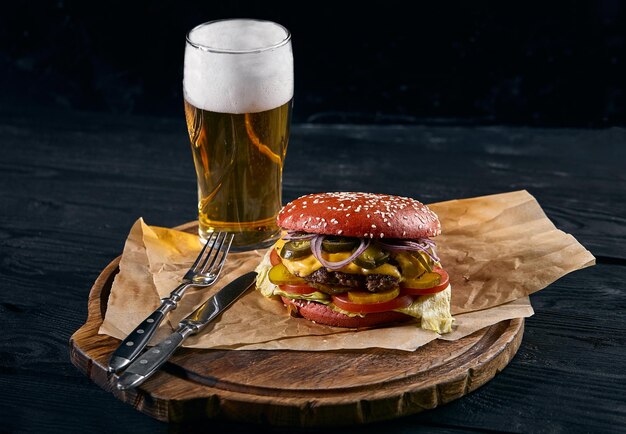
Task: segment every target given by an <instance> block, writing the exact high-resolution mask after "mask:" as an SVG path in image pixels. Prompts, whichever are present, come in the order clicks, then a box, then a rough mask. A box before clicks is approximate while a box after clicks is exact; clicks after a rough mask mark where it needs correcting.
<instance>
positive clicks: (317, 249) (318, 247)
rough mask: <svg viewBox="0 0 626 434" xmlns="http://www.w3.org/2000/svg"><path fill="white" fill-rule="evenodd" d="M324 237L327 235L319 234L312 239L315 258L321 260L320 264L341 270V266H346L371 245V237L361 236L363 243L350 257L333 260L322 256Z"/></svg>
mask: <svg viewBox="0 0 626 434" xmlns="http://www.w3.org/2000/svg"><path fill="white" fill-rule="evenodd" d="M324 237H325V235H317V236H315V237H314V238H313V239H312V240H311V251H312V252H313V256H315V259H317V260H318V261H320V264H322V265H323V266H324V267H326V268H328V269H329V270H339V269H340V268H343V267H345V266H346V265H348V264H349V263H350V262H352V261H353V260H354V259H355V258H356V257H357V256H359V255H360V254H361V253H363V252H364V251H365V249H367V248H368V247H369V245H370V239H369V238H361V239H360V241H361V244H360V245H359V247H357V248H356V250H355V251H354V252H352V254H351V255H350V256H349V257H348V258H346V259H344V260H343V261H338V262H331V261H327V260H326V259H324V258H323V257H322V241H324Z"/></svg>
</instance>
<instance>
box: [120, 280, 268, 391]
mask: <svg viewBox="0 0 626 434" xmlns="http://www.w3.org/2000/svg"><path fill="white" fill-rule="evenodd" d="M256 276H257V273H256V272H255V271H251V272H249V273H246V274H244V275H242V276H239V277H238V278H237V279H235V280H234V281H232V282H231V283H229V284H228V285H226V286H225V287H224V288H222V289H221V290H219V291H218V292H216V293H215V294H213V295H212V296H211V297H209V299H208V300H207V301H205V302H204V303H203V304H202V305H201V306H200V307H198V308H197V309H196V310H195V311H193V312H192V313H191V314H190V315H189V316H187V317H186V318H185V319H184V320H182V321H181V322H180V323H179V327H178V329H177V330H176V331H175V332H174V333H172V334H171V335H169V336H168V337H167V338H165V339H163V340H162V341H161V342H159V343H158V344H157V345H155V346H154V347H152V348H150V349H149V350H148V351H146V352H145V353H143V354H142V355H141V356H139V357H138V358H137V359H135V361H134V362H133V363H131V364H130V365H129V366H128V368H127V369H126V371H125V372H124V373H123V374H122V375H120V376H119V378H118V379H117V383H116V387H117V388H118V389H119V390H126V389H130V388H133V387H137V386H139V385H140V384H142V383H143V382H144V381H146V380H147V379H148V378H149V377H150V376H151V375H152V374H154V373H155V372H156V371H157V370H158V369H159V368H160V367H161V365H163V363H165V362H166V361H167V360H168V359H169V358H170V357H171V355H172V354H173V353H174V351H176V349H177V348H178V347H180V346H181V345H182V343H183V342H184V340H185V339H187V338H188V337H189V336H192V335H195V334H196V333H199V332H200V331H201V330H203V329H204V328H205V327H206V326H207V325H208V324H209V323H210V322H211V321H213V320H214V319H215V318H217V317H218V316H219V315H220V314H221V313H222V312H224V310H226V309H227V308H228V307H229V306H230V305H231V304H232V303H233V302H234V301H235V300H237V298H239V297H240V296H241V295H242V294H243V293H244V292H246V290H247V289H248V288H249V287H250V286H251V285H252V284H253V283H254V281H255V279H256Z"/></svg>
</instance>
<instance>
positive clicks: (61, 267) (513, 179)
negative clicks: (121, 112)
mask: <svg viewBox="0 0 626 434" xmlns="http://www.w3.org/2000/svg"><path fill="white" fill-rule="evenodd" d="M181 110H182V109H181ZM292 131H293V134H292V136H291V140H290V144H289V150H288V153H287V161H286V165H285V171H284V194H283V200H284V201H287V200H291V199H293V198H295V197H297V196H299V195H301V194H306V193H311V192H314V191H320V190H321V191H331V190H365V191H367V190H369V191H377V192H381V193H389V194H403V195H411V196H414V197H416V198H418V199H421V200H423V201H425V202H438V201H442V200H448V199H454V198H465V197H473V196H480V195H484V194H490V193H502V192H506V191H512V190H518V189H520V188H525V189H527V190H528V191H529V192H530V193H531V194H533V195H534V196H535V197H536V198H537V199H538V201H539V203H540V204H541V206H542V207H543V209H544V210H545V211H546V213H547V215H548V217H550V218H551V219H552V221H553V222H554V223H555V224H556V226H557V227H558V228H560V229H562V230H564V231H565V232H568V233H571V234H572V235H574V236H575V237H576V238H577V239H578V240H579V241H580V242H581V243H582V244H583V245H584V246H585V247H587V248H588V249H589V250H590V251H591V252H592V253H593V254H594V255H595V256H596V257H597V258H598V264H597V265H596V266H594V267H590V268H587V269H584V270H581V271H578V272H575V273H572V274H570V275H567V276H565V277H563V278H561V279H559V280H558V281H557V282H554V283H553V284H552V285H550V286H549V287H547V288H545V289H543V290H542V291H540V292H538V293H536V294H533V295H532V296H531V302H532V305H533V308H534V309H535V315H534V316H532V317H530V318H528V319H526V322H525V325H524V338H523V340H522V343H521V346H520V348H519V350H518V352H517V354H516V356H515V357H514V358H513V360H512V361H511V362H510V363H509V365H508V366H507V367H506V369H505V370H504V371H503V372H502V373H500V374H499V375H497V376H495V377H494V378H493V379H492V380H491V381H489V382H488V383H486V384H485V385H484V386H482V387H480V388H478V389H477V390H475V391H474V392H472V393H469V394H467V395H466V396H464V397H462V398H461V399H457V400H454V401H452V402H450V403H448V404H446V405H442V406H439V407H437V408H435V409H432V410H429V411H424V412H421V413H418V414H415V415H412V416H406V417H402V418H398V419H393V420H388V421H384V422H378V423H372V424H368V425H360V426H357V427H353V428H350V427H343V428H340V429H332V428H324V432H325V433H327V434H330V433H341V434H345V433H359V434H364V433H379V432H385V433H401V434H407V433H415V432H428V433H433V432H434V433H466V432H520V433H529V432H544V433H563V432H568V433H569V432H574V433H576V432H592V433H596V432H599V433H607V432H623V431H624V427H625V426H626V407H624V405H623V402H624V399H623V396H622V394H620V393H618V391H621V390H626V375H624V372H626V340H625V339H624V336H626V316H624V314H623V313H624V312H625V311H626V290H625V288H626V284H625V282H626V266H625V265H626V253H625V252H626V250H625V249H624V246H625V245H626V193H625V192H626V174H625V172H624V167H625V165H626V130H625V129H622V128H611V129H563V128H552V129H540V128H523V127H507V126H494V127H458V126H446V125H441V126H393V125H390V126H368V125H321V124H300V125H295V126H294V128H293V130H292ZM0 180H1V181H0V288H2V290H1V291H0V329H1V330H2V331H3V333H2V334H0V421H1V423H2V425H1V428H0V431H4V432H36V433H47V432H53V433H56V432H76V431H82V432H108V431H111V430H115V431H116V432H121V433H123V432H128V433H133V434H140V433H150V434H153V433H157V432H163V433H164V432H185V433H187V432H198V431H202V428H204V430H205V431H207V430H210V431H211V432H259V430H260V429H259V427H258V425H248V424H246V423H239V422H230V421H228V422H226V421H220V420H219V419H216V420H214V421H213V422H211V424H210V426H202V427H200V428H201V429H197V427H195V426H194V425H193V424H191V425H189V424H183V423H169V424H165V423H162V422H159V421H158V420H156V419H154V418H151V417H148V416H146V415H145V414H143V413H141V412H139V411H136V410H135V409H134V408H132V406H130V405H127V404H126V403H123V402H121V401H120V400H118V399H115V398H113V397H112V395H111V393H109V392H107V391H105V390H102V389H101V388H100V387H98V386H96V385H95V384H94V383H93V381H91V380H90V379H89V378H88V377H87V376H86V375H84V374H83V372H81V371H80V370H79V369H76V368H75V366H74V365H73V364H72V363H71V362H70V356H69V354H68V340H69V339H70V337H71V335H72V334H73V333H74V332H75V331H76V330H78V329H79V328H80V327H81V326H82V325H83V324H84V323H85V321H86V319H87V300H88V298H89V291H90V288H91V287H92V285H93V283H94V281H95V280H96V278H97V277H98V275H99V274H100V273H101V271H102V270H103V269H104V268H105V267H106V266H107V264H109V263H110V262H111V260H112V259H113V258H115V257H116V256H117V255H119V252H121V251H122V249H123V245H124V240H125V239H126V236H127V235H128V231H129V230H130V227H131V226H132V224H133V222H134V221H135V220H136V219H137V217H140V216H142V217H144V219H145V220H146V222H147V223H148V224H152V225H158V226H166V227H172V226H175V225H177V224H180V223H181V222H185V221H190V220H193V219H195V217H196V216H195V208H196V201H197V197H196V185H195V174H194V168H193V163H192V161H191V154H190V150H189V140H188V138H187V131H186V127H185V124H184V117H183V115H182V113H181V116H180V118H176V119H164V118H150V117H129V116H113V115H106V116H105V115H102V114H99V113H89V112H78V113H75V112H63V111H57V112H42V111H36V112H31V111H29V112H24V113H19V112H2V113H0ZM33 267H34V269H33ZM261 431H264V432H272V433H292V432H307V433H308V432H318V431H317V430H315V429H305V428H303V429H299V430H295V429H294V428H292V427H289V428H284V429H283V428H280V427H265V428H264V429H262V430H261Z"/></svg>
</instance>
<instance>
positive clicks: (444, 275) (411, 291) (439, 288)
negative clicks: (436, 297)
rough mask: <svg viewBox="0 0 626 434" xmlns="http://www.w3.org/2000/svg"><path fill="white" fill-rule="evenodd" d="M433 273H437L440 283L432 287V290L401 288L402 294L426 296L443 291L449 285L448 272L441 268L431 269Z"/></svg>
mask: <svg viewBox="0 0 626 434" xmlns="http://www.w3.org/2000/svg"><path fill="white" fill-rule="evenodd" d="M433 272H434V273H438V274H439V275H440V276H441V281H440V282H439V284H438V285H436V286H433V287H432V288H402V294H405V295H426V294H436V293H438V292H441V291H443V290H444V289H446V288H447V287H448V284H449V283H450V276H449V275H448V272H447V271H446V270H444V269H443V268H439V267H436V268H433Z"/></svg>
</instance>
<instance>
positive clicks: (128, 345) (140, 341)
mask: <svg viewBox="0 0 626 434" xmlns="http://www.w3.org/2000/svg"><path fill="white" fill-rule="evenodd" d="M183 286H184V285H180V286H179V287H178V288H176V289H175V290H174V291H173V292H172V294H171V295H170V297H169V298H166V299H164V300H163V302H162V303H161V306H159V308H158V309H157V310H155V311H154V312H152V313H151V314H150V316H148V317H147V318H146V319H144V320H143V321H142V322H141V324H139V325H138V326H137V327H135V330H133V331H132V332H130V334H129V335H128V336H126V339H124V340H123V341H122V343H121V344H120V345H119V346H118V347H117V349H116V350H115V351H114V352H113V354H112V355H111V358H110V359H109V367H108V371H109V372H115V373H118V372H120V371H122V370H123V369H124V368H126V367H127V366H128V365H130V364H131V363H132V361H133V360H135V358H136V357H137V356H138V355H139V354H140V353H141V352H142V351H143V349H144V348H145V347H146V345H148V342H150V339H151V338H152V336H154V333H155V332H156V331H157V329H158V328H159V325H160V324H161V322H162V321H163V318H165V315H166V314H167V313H168V312H169V311H171V310H174V309H175V308H176V305H177V304H178V301H179V300H180V297H181V296H182V294H180V295H178V294H179V292H180V289H181V287H183Z"/></svg>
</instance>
